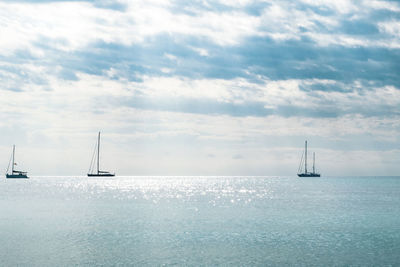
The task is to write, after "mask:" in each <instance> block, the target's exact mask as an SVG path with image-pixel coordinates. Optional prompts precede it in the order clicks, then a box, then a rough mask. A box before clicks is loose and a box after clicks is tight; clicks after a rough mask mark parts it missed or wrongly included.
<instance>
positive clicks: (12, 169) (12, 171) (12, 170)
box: [11, 145, 15, 174]
mask: <svg viewBox="0 0 400 267" xmlns="http://www.w3.org/2000/svg"><path fill="white" fill-rule="evenodd" d="M14 154H15V145H13V155H12V167H11V174H14V164H15V163H14Z"/></svg>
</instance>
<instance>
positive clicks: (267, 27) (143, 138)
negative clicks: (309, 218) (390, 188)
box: [0, 0, 400, 176]
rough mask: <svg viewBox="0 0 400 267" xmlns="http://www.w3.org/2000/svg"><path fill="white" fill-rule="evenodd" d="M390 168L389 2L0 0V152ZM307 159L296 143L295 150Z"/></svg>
mask: <svg viewBox="0 0 400 267" xmlns="http://www.w3.org/2000/svg"><path fill="white" fill-rule="evenodd" d="M98 131H101V132H102V147H101V166H102V168H103V169H104V170H109V171H115V172H116V173H117V174H119V175H296V173H297V170H298V166H299V163H300V159H301V155H302V152H303V147H304V141H305V140H308V144H309V151H310V153H312V152H315V153H316V168H317V170H318V171H319V172H321V173H322V175H323V176H334V175H399V174H400V134H399V133H400V2H398V1H389V0H387V1H374V0H357V1H351V0H335V1H329V0H327V1H324V0H298V1H289V0H288V1H285V0H279V1H252V0H235V1H230V0H215V1H206V0H204V1H200V0H199V1H196V0H194V1H182V0H165V1H161V0H143V1H142V0H138V1H127V0H118V1H110V0H93V1H85V0H82V1H80V0H76V1H60V0H53V1H51V0H36V1H33V0H32V1H28V0H12V1H11V0H3V1H0V163H1V164H0V165H1V166H3V167H4V168H3V169H4V172H5V170H6V168H7V163H8V162H9V158H10V153H11V151H12V145H13V144H15V145H16V146H17V149H16V159H17V162H18V167H19V168H22V169H24V170H27V171H28V172H29V174H30V175H86V173H87V170H88V169H89V164H90V161H91V157H92V153H93V148H94V146H95V143H96V138H97V132H98ZM309 156H311V154H309ZM0 169H1V168H0Z"/></svg>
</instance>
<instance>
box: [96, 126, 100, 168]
mask: <svg viewBox="0 0 400 267" xmlns="http://www.w3.org/2000/svg"><path fill="white" fill-rule="evenodd" d="M99 165H100V132H99V136H98V138H97V174H99V173H100V172H99V171H100V169H99Z"/></svg>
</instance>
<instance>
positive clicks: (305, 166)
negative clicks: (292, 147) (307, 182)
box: [304, 141, 307, 173]
mask: <svg viewBox="0 0 400 267" xmlns="http://www.w3.org/2000/svg"><path fill="white" fill-rule="evenodd" d="M304 170H305V173H307V141H306V148H305V161H304Z"/></svg>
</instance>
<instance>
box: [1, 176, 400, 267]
mask: <svg viewBox="0 0 400 267" xmlns="http://www.w3.org/2000/svg"><path fill="white" fill-rule="evenodd" d="M164 264H165V265H211V266H215V265H225V266H226V265H236V266H237V265H242V266H243V265H247V266H250V265H251V266H257V265H297V266H305V265H316V266H326V265H336V266H348V265H354V266H389V265H400V177H327V178H325V177H321V178H297V177H115V178H86V177H32V178H31V179H29V180H5V179H1V180H0V266H10V265H20V266H24V265H29V266H32V265H33V266H72V265H87V266H92V265H107V266H109V265H121V266H124V265H141V266H142V265H164Z"/></svg>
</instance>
